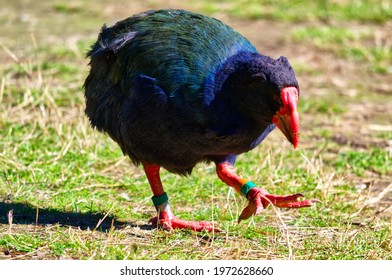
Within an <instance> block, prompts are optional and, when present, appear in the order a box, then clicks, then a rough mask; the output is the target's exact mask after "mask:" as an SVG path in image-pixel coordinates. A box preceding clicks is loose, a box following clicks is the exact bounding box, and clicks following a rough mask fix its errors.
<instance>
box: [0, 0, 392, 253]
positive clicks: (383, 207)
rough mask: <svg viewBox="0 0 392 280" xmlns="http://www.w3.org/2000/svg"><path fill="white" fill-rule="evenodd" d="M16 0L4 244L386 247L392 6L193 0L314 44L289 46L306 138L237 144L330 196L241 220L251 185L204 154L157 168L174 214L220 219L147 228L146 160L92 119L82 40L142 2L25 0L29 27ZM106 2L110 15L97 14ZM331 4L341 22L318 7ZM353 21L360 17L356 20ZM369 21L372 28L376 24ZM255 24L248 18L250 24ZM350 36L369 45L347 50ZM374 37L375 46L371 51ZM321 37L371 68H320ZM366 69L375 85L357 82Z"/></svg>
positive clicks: (46, 249)
mask: <svg viewBox="0 0 392 280" xmlns="http://www.w3.org/2000/svg"><path fill="white" fill-rule="evenodd" d="M16 2H18V1H12V3H11V2H10V3H8V4H7V6H6V7H4V9H6V10H7V11H9V14H10V16H9V17H10V19H9V20H10V21H14V24H8V23H7V22H8V21H4V19H1V20H2V21H4V22H3V23H4V24H5V26H7V28H6V29H5V31H4V34H3V36H4V37H5V38H7V40H6V41H3V40H2V43H1V44H4V45H2V47H3V50H0V59H1V61H2V64H1V66H0V76H1V77H2V78H1V80H0V259H143V260H144V259H389V260H391V259H392V258H391V256H392V243H391V240H392V227H391V212H390V211H391V210H390V199H391V196H390V194H391V184H390V182H391V181H392V180H391V176H392V174H391V169H390V166H391V154H390V151H389V150H388V149H389V147H390V146H388V145H389V144H388V143H389V141H390V139H391V137H390V136H391V133H390V126H388V124H390V121H391V120H390V117H389V114H388V112H389V111H388V110H389V108H388V104H390V102H392V100H391V98H390V96H389V95H384V94H380V93H379V92H378V91H377V87H378V86H383V88H384V87H388V85H389V84H388V83H387V79H386V78H385V77H386V75H385V74H386V73H388V71H389V70H388V69H389V68H388V65H390V57H389V56H390V53H389V49H388V48H389V47H388V46H390V45H388V41H385V39H386V37H383V34H384V33H383V32H384V31H385V29H386V27H385V26H386V24H385V22H386V21H387V19H386V17H387V16H388V15H390V8H388V7H387V6H383V5H384V4H380V3H379V2H377V3H376V2H372V1H333V2H328V1H315V2H311V3H310V4H308V2H307V3H305V1H293V2H289V1H283V0H282V1H224V2H220V3H218V2H214V1H197V2H196V1H189V3H187V4H186V5H189V9H193V10H198V11H201V12H203V11H207V10H208V11H207V12H208V13H209V14H214V15H215V13H217V14H218V12H219V13H222V14H224V15H228V16H229V17H230V16H231V17H234V18H235V22H236V23H237V24H239V23H242V26H240V28H242V30H246V28H247V26H248V23H249V20H255V19H259V18H261V19H268V24H267V25H268V27H269V28H277V29H278V28H279V30H277V32H281V33H285V32H287V30H291V31H292V32H293V33H289V34H288V35H289V36H284V34H283V35H282V36H284V38H285V39H278V40H276V41H274V42H272V43H273V47H274V48H276V49H277V50H279V52H280V51H282V52H285V51H287V49H286V50H284V49H280V47H282V46H284V45H285V44H282V40H289V41H287V42H286V41H284V42H286V43H289V44H288V45H290V46H295V47H298V49H301V48H304V47H307V48H308V51H309V52H312V53H316V54H317V55H318V56H317V57H316V59H313V60H311V63H309V58H307V57H305V56H303V55H302V56H298V58H297V57H296V56H295V55H294V54H295V50H294V51H293V50H291V48H290V50H291V54H292V56H291V57H292V58H290V60H294V63H293V65H294V68H295V70H296V72H297V76H298V80H299V82H300V84H301V91H302V93H303V94H302V96H301V100H300V104H299V111H300V116H301V124H302V130H301V142H300V148H299V149H298V150H292V149H291V147H290V145H289V143H287V142H286V141H285V140H284V137H283V136H282V135H281V134H280V133H279V132H278V131H276V132H273V133H272V134H271V135H270V136H269V137H268V138H267V139H266V140H265V141H264V142H263V144H262V145H261V146H260V147H258V148H257V149H255V150H253V151H251V152H249V153H247V154H244V155H241V156H240V157H239V159H238V162H237V165H236V169H237V171H238V173H239V174H241V175H243V176H244V177H247V178H249V179H250V180H252V181H254V182H255V183H257V184H258V185H260V186H261V187H263V188H266V189H267V190H268V191H270V192H271V193H277V194H288V193H296V192H302V193H304V194H306V197H308V198H318V199H320V200H321V201H322V202H323V203H322V204H317V205H316V206H315V207H312V208H305V209H299V210H285V209H272V208H271V207H269V208H268V209H266V210H265V211H263V213H261V214H259V215H258V216H256V217H253V218H251V219H250V220H247V221H244V222H242V223H240V224H237V218H238V216H239V214H240V213H241V211H242V209H243V208H244V207H245V205H246V201H245V200H244V199H243V198H242V197H240V196H238V195H237V194H236V193H234V192H233V191H232V190H231V189H230V188H229V187H227V186H226V185H224V184H223V183H222V182H220V180H219V179H218V178H217V176H216V174H215V169H214V166H213V165H207V164H200V165H198V166H197V167H196V168H195V170H194V172H193V173H192V175H190V176H189V177H185V178H184V177H180V176H177V175H173V174H170V173H168V172H166V171H163V172H162V180H163V182H164V185H165V189H166V191H167V193H168V194H169V196H170V203H171V205H172V208H173V211H174V213H175V214H176V215H177V216H178V217H180V218H184V219H190V220H213V221H215V222H216V224H217V225H218V226H219V228H220V229H222V230H223V232H221V233H215V234H213V233H206V232H202V233H197V234H195V233H193V232H191V231H174V232H166V231H163V230H156V229H154V228H152V227H151V226H150V225H149V224H148V223H147V221H148V220H149V218H151V217H153V216H154V215H155V209H154V207H153V206H152V202H151V198H150V197H151V191H150V189H149V187H148V184H147V180H146V179H145V177H144V174H143V172H142V170H141V169H138V168H135V167H134V166H133V165H132V164H131V163H130V162H129V160H128V159H127V158H126V157H124V156H123V155H122V153H121V150H120V148H119V147H118V146H117V145H116V144H115V143H114V142H113V141H111V140H110V139H109V137H108V136H106V135H103V134H100V133H98V132H97V131H94V130H92V129H91V128H90V127H89V124H88V121H87V118H86V117H85V116H84V97H83V89H82V85H83V83H84V79H85V77H86V75H87V71H88V65H87V61H86V60H85V58H84V54H85V52H86V49H87V48H88V46H90V45H91V43H92V42H93V41H94V39H95V38H96V35H97V32H98V30H99V28H100V26H101V25H102V24H103V22H108V23H110V22H114V21H115V20H116V19H119V18H123V17H125V16H128V15H130V14H131V13H133V12H137V11H136V10H135V11H134V10H132V9H134V8H132V7H133V6H132V5H133V4H135V3H136V2H137V1H136V2H132V3H133V4H132V5H131V4H129V3H128V2H126V1H123V2H121V3H118V4H117V3H107V2H106V1H96V2H94V3H96V4H95V5H94V6H91V5H90V3H89V1H87V0H85V1H73V2H71V3H69V4H62V3H60V2H54V3H52V2H48V3H46V2H45V3H41V4H40V5H38V4H37V5H33V6H31V5H29V4H28V3H27V4H26V3H25V4H23V5H21V6H22V8H23V9H25V10H27V11H29V12H30V14H32V15H33V16H32V18H34V19H35V20H37V23H36V24H37V25H38V27H39V28H38V27H37V29H34V35H33V36H32V37H31V36H29V35H27V36H25V35H26V34H25V33H23V32H21V30H25V28H26V25H28V24H27V23H26V22H23V21H20V20H19V19H16V18H12V15H13V13H11V11H15V9H16V7H17V6H15V5H14V4H13V3H16ZM354 2H355V3H354ZM381 2H382V1H381ZM18 3H19V2H18ZM127 3H128V5H130V6H126V7H127V9H125V8H124V7H123V6H124V5H127ZM181 3H182V2H181ZM181 3H180V2H178V3H177V2H176V3H174V4H176V5H177V4H178V5H180V4H181ZM137 4H138V5H139V6H140V7H139V6H138V7H139V8H140V10H142V9H150V8H160V7H161V6H160V5H159V4H157V2H155V1H149V2H145V1H140V2H137ZM174 4H173V5H174ZM349 4H352V5H354V6H355V7H356V10H355V9H354V10H355V11H352V10H349V9H348V8H347V7H348V5H349ZM258 5H260V6H261V7H262V9H257V7H258ZM109 6H110V7H111V8H113V9H112V11H115V13H116V14H115V15H112V17H109V15H107V14H100V11H105V10H106V8H108V7H109ZM120 6H121V9H120V8H119V7H120ZM183 6H184V4H182V7H183ZM89 7H90V8H91V13H90V11H89V10H87V8H89ZM288 7H290V9H289V8H288ZM364 7H367V8H368V13H367V14H366V13H365V12H364V11H365V8H364ZM139 8H138V9H139ZM319 8H321V9H319ZM306 9H307V12H306V13H302V12H303V11H304V10H306ZM282 11H286V13H282ZM44 12H45V16H43V15H44ZM259 12H260V14H258V13H259ZM301 13H302V14H301ZM301 15H302V16H301ZM327 19H328V20H329V21H331V22H341V23H343V24H342V26H341V27H340V26H339V27H337V26H335V25H333V26H329V25H328V26H326V25H325V24H324V23H320V24H316V23H315V22H317V21H318V20H322V21H325V20H327ZM225 20H226V19H225ZM229 20H230V18H229ZM243 20H244V21H243ZM278 21H279V24H277V25H275V23H278ZM352 21H355V22H354V23H352ZM48 22H50V23H51V24H47V23H48ZM64 22H66V25H64ZM282 22H283V23H282ZM368 22H371V24H370V23H368ZM358 23H359V24H360V25H361V26H362V25H364V27H363V28H359V29H358V28H354V27H355V26H357V25H358ZM297 24H298V25H297ZM239 25H241V24H239ZM56 26H57V29H56V28H55V27H56ZM58 26H62V27H64V28H60V29H59V28H58ZM279 26H280V27H279ZM374 30H378V31H379V33H380V34H381V35H382V36H381V39H382V40H381V43H376V42H375V41H374V40H373V39H374V38H373V37H372V34H373V31H374ZM259 32H260V30H253V31H252V32H251V33H252V34H254V35H252V36H253V37H252V38H249V39H250V40H251V41H253V40H255V39H256V38H258V37H259V36H260V34H259ZM48 34H50V36H48ZM34 38H35V39H34ZM263 40H264V39H263ZM270 43H271V42H270ZM347 44H348V45H349V47H347V46H346V45H347ZM350 44H351V45H350ZM258 47H259V46H258ZM262 48H263V46H260V49H262ZM355 48H359V49H360V50H361V51H362V52H363V54H362V53H360V52H359V53H356V54H350V53H347V51H348V50H350V49H355ZM377 48H381V49H382V50H383V51H379V52H381V53H377V52H376V51H374V52H375V53H374V54H372V52H373V50H375V49H377ZM290 50H289V51H290ZM384 51H385V52H384ZM326 53H328V55H332V56H333V57H334V58H336V60H339V61H344V62H345V63H347V64H350V65H354V66H355V67H353V69H355V70H357V69H366V71H358V72H357V71H355V73H352V72H349V71H352V70H350V69H351V68H348V70H347V72H346V74H348V75H347V77H352V76H355V77H356V79H355V80H354V81H353V80H349V78H346V76H345V75H341V74H340V73H338V74H336V73H332V72H326V71H327V70H325V68H326V67H325V66H326V65H323V64H322V62H320V61H325V60H320V61H319V60H318V59H317V58H319V57H321V58H323V56H324V55H325V54H326ZM369 53H370V54H369ZM266 54H268V53H266ZM335 62H336V61H335V60H334V59H333V60H329V62H328V63H335ZM369 70H370V72H371V73H372V75H373V76H372V79H374V81H375V82H376V83H377V84H376V85H374V84H367V83H361V82H362V80H366V78H367V75H368V71H369ZM363 73H366V76H360V75H364V74H363ZM334 75H335V76H334ZM336 75H338V76H339V78H340V79H343V81H344V84H346V85H347V88H345V90H349V89H355V90H356V91H357V93H356V94H353V95H348V94H345V92H346V91H342V90H341V88H339V85H335V84H333V83H331V82H330V80H329V78H330V77H331V76H332V77H336ZM302 85H303V86H302ZM320 89H322V90H320ZM358 108H359V109H358ZM355 110H356V111H355ZM375 125H376V126H375ZM372 127H376V128H377V129H381V130H374V131H373V130H371V128H372ZM195 194H197V195H195ZM10 210H12V211H13V214H12V216H13V218H12V221H9V220H8V219H7V215H8V214H9V211H10Z"/></svg>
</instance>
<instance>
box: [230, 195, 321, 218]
mask: <svg viewBox="0 0 392 280" xmlns="http://www.w3.org/2000/svg"><path fill="white" fill-rule="evenodd" d="M247 197H248V201H249V204H248V206H246V207H245V209H244V210H243V211H242V213H241V215H240V217H239V218H238V223H240V222H241V221H242V220H246V219H248V218H250V217H251V216H252V215H256V214H258V213H260V212H261V211H262V210H263V209H264V208H267V207H268V205H269V204H272V205H274V206H276V207H279V208H301V207H310V206H312V205H313V204H314V203H322V202H321V201H320V200H318V199H307V200H299V199H300V198H303V197H305V196H304V195H303V194H301V193H296V194H292V195H275V194H269V193H268V192H267V191H265V190H261V189H259V188H253V189H251V190H250V191H249V192H248V195H247Z"/></svg>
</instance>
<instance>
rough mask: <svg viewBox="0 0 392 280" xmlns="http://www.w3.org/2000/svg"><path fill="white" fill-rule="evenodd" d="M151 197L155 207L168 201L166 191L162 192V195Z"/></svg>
mask: <svg viewBox="0 0 392 280" xmlns="http://www.w3.org/2000/svg"><path fill="white" fill-rule="evenodd" d="M151 199H152V202H153V203H154V206H155V207H158V206H159V205H161V204H164V203H167V202H168V201H169V197H168V196H167V194H166V193H163V195H159V196H153V197H151Z"/></svg>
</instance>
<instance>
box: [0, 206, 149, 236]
mask: <svg viewBox="0 0 392 280" xmlns="http://www.w3.org/2000/svg"><path fill="white" fill-rule="evenodd" d="M11 210H12V224H19V225H20V224H25V225H31V224H32V225H35V224H37V225H51V224H59V225H61V226H71V227H76V228H80V229H81V230H92V229H97V230H99V231H108V230H110V229H113V228H114V229H123V228H125V227H140V228H141V229H144V230H151V229H153V227H152V226H150V225H136V224H135V223H132V222H122V221H118V220H117V219H116V217H115V216H112V215H107V216H106V217H105V213H91V212H87V213H79V212H63V211H60V210H57V209H38V212H37V207H35V206H33V205H30V204H26V203H12V202H11V203H7V202H0V224H9V219H8V213H9V212H10V211H11Z"/></svg>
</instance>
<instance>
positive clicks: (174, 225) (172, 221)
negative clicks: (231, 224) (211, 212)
mask: <svg viewBox="0 0 392 280" xmlns="http://www.w3.org/2000/svg"><path fill="white" fill-rule="evenodd" d="M149 223H151V224H153V225H155V226H156V227H160V228H163V229H165V230H172V229H191V230H193V231H198V232H199V231H203V230H206V231H209V232H213V231H214V232H218V231H219V229H217V228H216V227H215V226H214V224H213V223H212V222H208V221H195V222H193V221H186V220H181V219H178V218H177V217H176V216H175V215H174V214H173V213H172V211H171V210H170V209H167V210H165V211H162V212H159V213H158V215H157V216H156V217H154V218H151V219H150V220H149Z"/></svg>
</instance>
